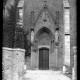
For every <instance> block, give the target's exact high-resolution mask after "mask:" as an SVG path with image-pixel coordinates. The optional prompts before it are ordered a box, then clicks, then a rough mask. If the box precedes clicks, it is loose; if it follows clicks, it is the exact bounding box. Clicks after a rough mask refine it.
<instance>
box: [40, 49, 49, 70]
mask: <svg viewBox="0 0 80 80" xmlns="http://www.w3.org/2000/svg"><path fill="white" fill-rule="evenodd" d="M39 69H40V70H48V69H49V49H47V48H42V49H40V50H39Z"/></svg>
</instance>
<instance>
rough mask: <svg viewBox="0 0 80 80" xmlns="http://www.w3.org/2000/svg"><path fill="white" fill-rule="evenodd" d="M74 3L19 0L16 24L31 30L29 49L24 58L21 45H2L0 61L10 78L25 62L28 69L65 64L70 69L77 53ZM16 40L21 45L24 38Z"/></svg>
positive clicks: (49, 68)
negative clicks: (14, 46)
mask: <svg viewBox="0 0 80 80" xmlns="http://www.w3.org/2000/svg"><path fill="white" fill-rule="evenodd" d="M74 5H75V1H74V0H69V1H68V0H46V1H43V0H20V2H19V5H18V8H17V9H18V12H17V14H18V15H19V22H18V24H19V25H20V28H21V29H23V30H25V31H26V32H27V31H29V32H30V33H29V35H28V37H29V41H30V42H31V51H30V56H27V57H26V58H25V54H27V53H25V52H26V50H25V49H24V48H20V47H19V48H18V47H17V48H9V47H7V48H6V47H5V46H4V47H3V56H4V57H3V62H4V66H7V68H6V69H5V71H6V73H7V72H8V73H7V74H9V75H10V76H9V77H10V79H11V76H12V75H13V76H14V78H15V79H16V77H15V76H16V74H17V75H22V73H23V71H24V65H26V68H27V69H30V70H33V69H34V70H55V69H56V70H63V68H64V66H65V67H66V68H67V70H68V71H69V72H70V73H71V72H72V71H71V70H72V68H73V67H74V65H75V64H74V62H75V61H74V55H75V54H76V52H75V49H76V17H75V15H76V12H75V11H76V10H75V6H74ZM22 35H23V34H22V33H20V34H19V37H20V38H18V40H19V39H21V40H22V37H21V36H22ZM26 37H27V36H26ZM18 44H19V45H21V46H22V45H23V46H24V40H22V42H21V43H20V42H19V43H18ZM26 46H27V45H26ZM4 68H5V67H4ZM11 72H13V73H14V74H12V73H11ZM6 73H5V74H6ZM13 80H14V79H13Z"/></svg>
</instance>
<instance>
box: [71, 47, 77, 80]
mask: <svg viewBox="0 0 80 80" xmlns="http://www.w3.org/2000/svg"><path fill="white" fill-rule="evenodd" d="M73 50H74V67H73V68H72V80H77V55H76V46H74V47H73Z"/></svg>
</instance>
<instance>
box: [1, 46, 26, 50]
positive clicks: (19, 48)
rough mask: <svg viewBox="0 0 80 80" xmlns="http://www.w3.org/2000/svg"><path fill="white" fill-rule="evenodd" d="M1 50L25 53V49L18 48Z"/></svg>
mask: <svg viewBox="0 0 80 80" xmlns="http://www.w3.org/2000/svg"><path fill="white" fill-rule="evenodd" d="M2 49H4V50H10V51H25V49H20V48H8V47H3V48H2Z"/></svg>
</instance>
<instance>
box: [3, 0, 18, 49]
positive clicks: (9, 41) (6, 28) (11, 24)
mask: <svg viewBox="0 0 80 80" xmlns="http://www.w3.org/2000/svg"><path fill="white" fill-rule="evenodd" d="M14 1H15V3H14V5H10V6H11V9H9V8H7V10H8V12H9V17H5V18H4V20H3V46H4V47H10V48H13V47H14V37H15V27H16V12H17V6H18V2H19V0H14ZM5 4H6V1H4V6H5Z"/></svg>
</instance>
